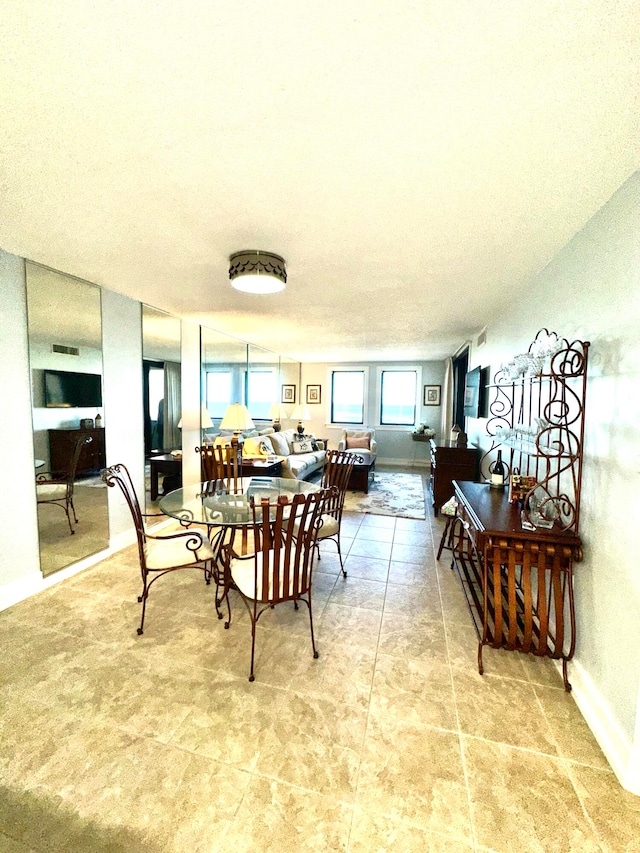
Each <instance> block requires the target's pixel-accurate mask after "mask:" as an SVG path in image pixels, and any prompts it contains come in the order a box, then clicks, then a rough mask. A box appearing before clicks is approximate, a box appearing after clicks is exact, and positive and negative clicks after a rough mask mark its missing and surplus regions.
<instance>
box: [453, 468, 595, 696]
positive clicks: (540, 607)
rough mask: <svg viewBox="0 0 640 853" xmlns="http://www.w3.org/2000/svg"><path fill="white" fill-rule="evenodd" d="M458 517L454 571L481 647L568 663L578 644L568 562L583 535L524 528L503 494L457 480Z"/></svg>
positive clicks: (574, 556)
mask: <svg viewBox="0 0 640 853" xmlns="http://www.w3.org/2000/svg"><path fill="white" fill-rule="evenodd" d="M453 486H454V491H455V496H456V498H457V500H458V504H459V506H458V517H456V518H455V519H454V520H453V522H452V527H451V538H450V540H449V541H450V544H451V548H452V555H453V559H452V568H455V569H456V571H457V572H458V575H459V577H460V580H461V582H462V587H463V590H464V593H465V596H466V599H467V604H468V606H469V610H470V612H471V616H472V617H473V622H474V626H475V629H476V633H477V635H478V641H479V642H478V671H479V672H480V674H481V675H482V673H483V665H482V648H483V646H491V647H492V648H494V649H508V650H511V651H519V652H527V653H530V654H534V655H537V656H539V657H550V658H553V659H556V660H562V675H563V679H564V686H565V690H567V691H569V690H571V685H570V684H569V680H568V678H567V661H569V660H571V658H572V657H573V653H574V649H575V610H574V597H573V563H574V562H579V561H580V560H581V559H582V546H581V542H580V538H579V537H578V536H577V535H576V534H575V533H573V532H572V531H568V530H564V531H563V530H561V529H559V528H558V529H554V528H552V529H551V530H544V529H537V530H535V531H528V530H524V529H523V528H522V524H521V515H520V507H519V506H518V505H517V504H515V503H509V500H508V496H507V492H506V491H496V490H494V489H491V488H490V487H489V486H488V485H487V484H484V483H471V482H464V481H461V482H459V481H454V483H453Z"/></svg>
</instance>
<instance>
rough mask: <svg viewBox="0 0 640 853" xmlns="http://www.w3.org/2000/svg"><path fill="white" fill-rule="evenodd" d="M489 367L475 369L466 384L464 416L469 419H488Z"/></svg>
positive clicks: (469, 374)
mask: <svg viewBox="0 0 640 853" xmlns="http://www.w3.org/2000/svg"><path fill="white" fill-rule="evenodd" d="M488 381H489V368H488V367H474V368H473V370H469V371H468V372H467V376H466V378H465V382H464V414H465V416H466V417H468V418H486V417H487V388H486V386H487V383H488Z"/></svg>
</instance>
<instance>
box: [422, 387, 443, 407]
mask: <svg viewBox="0 0 640 853" xmlns="http://www.w3.org/2000/svg"><path fill="white" fill-rule="evenodd" d="M441 388H442V386H441V385H425V386H424V398H423V400H422V405H423V406H439V405H440V390H441Z"/></svg>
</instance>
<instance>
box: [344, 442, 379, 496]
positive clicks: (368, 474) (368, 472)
mask: <svg viewBox="0 0 640 853" xmlns="http://www.w3.org/2000/svg"><path fill="white" fill-rule="evenodd" d="M357 452H358V451H357V450H355V451H354V453H357ZM375 467H376V457H375V456H374V457H373V459H367V460H366V461H365V462H360V463H358V462H356V464H355V465H354V466H353V470H352V471H351V476H350V477H349V483H348V484H347V488H348V489H355V490H357V491H361V492H364V493H365V495H368V494H369V483H373V477H374V474H375Z"/></svg>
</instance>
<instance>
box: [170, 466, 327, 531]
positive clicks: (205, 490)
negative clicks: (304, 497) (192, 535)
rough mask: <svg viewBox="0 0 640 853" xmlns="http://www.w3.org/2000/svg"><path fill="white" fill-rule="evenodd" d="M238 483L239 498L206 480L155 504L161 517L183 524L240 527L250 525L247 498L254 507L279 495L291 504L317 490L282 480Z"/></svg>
mask: <svg viewBox="0 0 640 853" xmlns="http://www.w3.org/2000/svg"><path fill="white" fill-rule="evenodd" d="M241 482H242V493H241V494H228V493H227V492H226V491H225V490H223V489H220V488H219V487H220V481H215V480H209V481H207V482H204V483H193V484H192V485H190V486H189V485H187V486H183V487H182V488H181V489H176V490H175V491H173V492H169V493H168V494H167V495H164V497H162V498H160V500H159V502H158V504H159V507H160V509H161V511H162V512H163V513H164V514H165V515H169V516H171V517H172V518H177V519H178V520H179V521H182V522H183V523H189V524H206V525H209V526H217V525H224V526H225V527H229V526H231V527H243V526H246V525H248V524H252V523H253V514H252V512H251V505H250V503H249V499H250V497H251V496H253V498H254V501H255V502H256V503H259V502H260V500H261V499H262V498H269V501H270V503H273V504H275V503H276V502H277V499H278V497H279V496H280V495H284V496H286V497H287V498H288V499H289V500H291V499H292V498H293V496H294V495H299V494H309V493H311V492H319V491H320V490H321V487H320V485H319V484H317V483H308V482H306V480H291V479H288V478H286V477H243V478H242V481H241ZM216 486H217V487H218V488H217V489H216ZM274 513H275V507H274Z"/></svg>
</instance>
